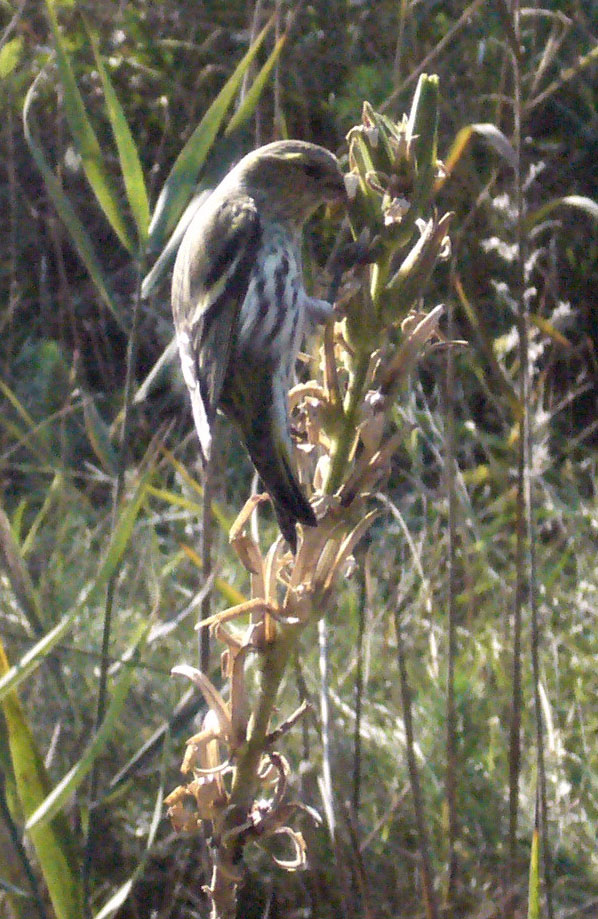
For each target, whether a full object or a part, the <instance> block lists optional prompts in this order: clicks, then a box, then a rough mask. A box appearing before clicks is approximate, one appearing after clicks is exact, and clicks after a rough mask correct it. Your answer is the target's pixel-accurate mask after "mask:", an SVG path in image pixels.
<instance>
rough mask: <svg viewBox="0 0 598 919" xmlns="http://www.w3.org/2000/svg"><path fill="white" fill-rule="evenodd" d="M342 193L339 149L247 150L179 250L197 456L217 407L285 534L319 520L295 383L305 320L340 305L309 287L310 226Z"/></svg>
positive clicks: (182, 347) (179, 306)
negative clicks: (294, 432)
mask: <svg viewBox="0 0 598 919" xmlns="http://www.w3.org/2000/svg"><path fill="white" fill-rule="evenodd" d="M333 201H341V202H342V201H346V189H345V183H344V179H343V173H342V171H341V168H340V165H339V162H338V160H337V158H336V157H335V156H334V154H333V153H331V152H330V151H328V150H326V149H325V148H324V147H321V146H319V145H317V144H313V143H308V142H306V141H300V140H282V141H275V142H273V143H270V144H266V145H265V146H262V147H259V148H258V149H257V150H254V151H253V152H251V153H249V154H247V155H246V156H244V157H243V159H241V160H240V161H239V162H238V163H237V165H235V166H234V167H233V168H232V169H231V170H230V172H228V174H227V175H226V176H225V177H224V179H223V180H222V181H221V182H220V184H219V185H218V186H217V187H216V188H215V189H214V191H213V192H212V193H211V194H210V196H209V197H208V198H207V200H206V201H205V202H204V203H203V204H202V205H201V206H200V208H199V209H198V211H197V213H196V214H195V216H194V218H193V220H192V221H191V223H190V225H189V227H188V229H187V231H186V233H185V235H184V237H183V239H182V242H181V245H180V247H179V250H178V253H177V257H176V261H175V265H174V270H173V278H172V310H173V318H174V325H175V330H176V339H177V343H178V349H179V355H180V360H181V367H182V371H183V376H184V379H185V382H186V384H187V387H188V390H189V393H190V397H191V407H192V412H193V419H194V422H195V428H196V430H197V435H198V438H199V445H200V454H201V459H202V461H203V463H204V465H205V464H206V463H208V461H209V459H210V456H211V452H212V438H213V426H214V420H215V417H216V413H217V411H218V410H220V411H221V412H222V413H223V414H224V415H225V416H226V417H227V418H228V419H229V420H230V421H231V422H232V423H233V425H234V426H235V428H236V429H237V432H238V434H239V436H240V439H241V441H242V443H243V444H244V446H245V448H246V450H247V452H248V454H249V457H250V459H251V461H252V462H253V465H254V467H255V469H256V470H257V472H258V474H259V476H260V479H261V481H262V484H263V486H264V488H265V489H266V491H267V492H268V493H269V495H270V498H271V500H272V504H273V507H274V512H275V515H276V518H277V521H278V524H279V527H280V530H281V532H282V534H283V536H284V538H285V539H286V540H287V542H288V543H289V545H290V547H291V550H292V552H293V553H294V554H295V553H296V550H297V532H296V524H297V522H299V523H301V524H304V525H306V526H311V527H314V526H316V525H317V520H316V516H315V514H314V510H313V507H312V506H311V504H310V503H309V501H308V500H307V498H306V497H305V495H304V493H303V492H302V490H301V487H300V485H299V482H298V479H297V474H296V468H295V465H294V462H293V453H292V441H291V431H290V419H289V409H288V391H289V388H290V386H291V384H292V380H293V373H294V366H295V362H296V358H297V354H298V351H299V347H300V344H301V341H302V338H303V335H304V332H305V330H306V328H307V325H308V323H309V322H325V321H326V320H327V319H328V318H329V317H330V316H331V315H332V312H333V306H332V305H331V304H330V303H328V302H327V301H326V300H320V299H317V298H315V297H311V296H309V295H308V294H307V293H306V291H305V288H304V283H303V269H302V262H301V243H302V231H303V227H304V224H305V223H306V221H307V220H308V219H309V217H310V216H311V215H312V214H313V213H314V211H315V210H316V209H317V208H318V207H319V206H320V205H321V204H323V203H324V202H333Z"/></svg>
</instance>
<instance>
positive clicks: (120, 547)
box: [0, 477, 147, 701]
mask: <svg viewBox="0 0 598 919" xmlns="http://www.w3.org/2000/svg"><path fill="white" fill-rule="evenodd" d="M146 491H147V477H145V478H144V479H142V481H141V482H140V484H139V486H138V488H137V491H136V493H135V496H134V497H133V500H132V501H131V502H130V503H129V504H128V505H127V506H126V508H125V510H124V512H123V513H122V515H121V517H120V520H119V522H118V526H117V527H116V529H115V530H114V533H113V535H112V540H111V542H110V546H109V548H108V552H107V553H106V557H105V559H104V561H103V562H102V564H101V566H100V568H99V571H98V574H97V577H96V579H95V581H94V582H93V584H92V585H91V586H90V588H89V589H88V590H87V591H86V593H85V594H84V596H83V598H82V600H81V601H80V602H79V603H78V604H77V606H76V607H75V608H74V609H73V610H72V611H71V612H70V613H68V614H67V615H66V616H63V618H62V619H61V620H60V622H59V623H58V624H57V625H56V626H54V628H53V629H51V631H50V632H48V633H47V634H46V635H44V637H43V638H42V639H41V640H40V641H38V642H37V643H36V644H35V645H33V647H31V648H30V649H29V651H27V652H26V654H24V655H23V656H22V657H21V658H20V660H19V662H18V663H17V664H14V665H13V666H12V667H10V668H9V669H7V670H6V672H5V673H4V674H3V675H2V677H1V678H0V701H2V699H3V698H4V697H5V696H6V695H7V693H9V692H10V691H11V690H14V689H16V688H17V686H19V685H20V684H21V683H22V682H23V681H24V680H25V679H26V678H27V677H28V676H29V674H30V673H32V672H33V671H34V670H36V669H37V667H39V665H40V664H41V663H42V662H43V661H44V660H45V659H46V657H47V656H48V654H49V652H50V651H51V650H52V648H53V647H54V646H55V645H56V644H58V642H60V641H61V640H62V639H63V638H64V636H65V635H66V634H67V633H68V632H69V631H70V629H71V628H72V627H73V625H74V623H75V622H76V621H77V619H78V617H79V616H80V615H81V613H82V611H83V610H84V609H85V608H86V607H87V606H91V605H92V604H93V603H94V602H95V601H96V599H97V597H98V595H99V594H100V592H101V591H103V590H104V588H105V586H106V584H107V582H108V579H109V578H110V577H111V576H112V574H113V572H114V571H115V570H116V568H117V566H118V565H119V564H120V560H121V558H122V556H123V553H124V551H125V549H126V547H127V545H128V544H129V542H130V539H131V534H132V532H133V527H134V525H135V521H136V520H137V516H138V514H139V511H140V509H141V505H142V504H143V502H144V500H145V496H146Z"/></svg>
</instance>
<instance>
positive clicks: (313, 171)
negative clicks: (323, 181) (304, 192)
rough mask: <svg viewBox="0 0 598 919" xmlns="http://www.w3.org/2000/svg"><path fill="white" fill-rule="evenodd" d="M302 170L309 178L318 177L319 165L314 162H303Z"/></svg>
mask: <svg viewBox="0 0 598 919" xmlns="http://www.w3.org/2000/svg"><path fill="white" fill-rule="evenodd" d="M303 172H304V173H305V175H306V176H308V178H310V179H319V178H320V167H319V166H318V165H316V163H303Z"/></svg>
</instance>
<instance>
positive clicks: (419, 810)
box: [394, 607, 440, 919]
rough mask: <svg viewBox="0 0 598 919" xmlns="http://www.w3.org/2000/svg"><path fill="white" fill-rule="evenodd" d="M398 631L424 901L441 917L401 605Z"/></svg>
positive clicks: (432, 918)
mask: <svg viewBox="0 0 598 919" xmlns="http://www.w3.org/2000/svg"><path fill="white" fill-rule="evenodd" d="M394 620H395V632H396V638H397V658H398V663H399V680H400V687H401V704H402V706H403V721H404V723H405V741H406V748H407V767H408V769H409V779H410V782H411V795H412V798H413V809H414V812H415V824H416V827H417V836H418V846H419V854H420V859H421V869H422V887H423V893H424V904H425V909H426V916H427V917H428V919H438V917H439V916H440V911H439V907H438V901H437V898H436V890H435V886H434V877H433V874H432V860H431V858H430V842H429V839H428V831H427V828H426V821H425V817H424V804H423V798H422V793H421V786H420V782H419V772H418V770H417V763H416V760H415V737H414V732H413V716H412V712H411V691H410V689H409V680H408V677H407V667H406V664H405V650H404V646H403V628H402V625H401V614H400V611H399V609H398V607H395V611H394Z"/></svg>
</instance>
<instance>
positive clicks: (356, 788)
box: [351, 555, 367, 831]
mask: <svg viewBox="0 0 598 919" xmlns="http://www.w3.org/2000/svg"><path fill="white" fill-rule="evenodd" d="M366 564H367V555H366V556H364V559H363V567H361V566H360V568H359V597H358V601H357V602H358V604H359V606H358V610H357V614H358V616H359V624H358V630H357V658H356V661H355V728H354V731H353V796H352V802H351V803H352V810H353V813H352V816H351V820H352V822H353V826H354V827H355V830H356V831H357V828H358V827H359V804H360V797H361V712H362V701H363V635H364V630H365V618H366V609H367V586H366V577H367V575H366V571H365V566H366Z"/></svg>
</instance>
